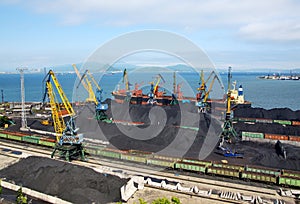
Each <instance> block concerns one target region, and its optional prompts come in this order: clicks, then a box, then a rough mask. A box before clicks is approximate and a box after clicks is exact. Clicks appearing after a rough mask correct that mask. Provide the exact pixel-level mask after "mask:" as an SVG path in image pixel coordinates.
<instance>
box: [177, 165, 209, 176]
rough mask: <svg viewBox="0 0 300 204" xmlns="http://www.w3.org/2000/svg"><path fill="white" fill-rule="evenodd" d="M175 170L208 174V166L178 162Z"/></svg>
mask: <svg viewBox="0 0 300 204" xmlns="http://www.w3.org/2000/svg"><path fill="white" fill-rule="evenodd" d="M175 169H183V170H187V171H195V172H201V173H203V174H205V173H206V165H201V164H193V163H186V162H176V163H175Z"/></svg>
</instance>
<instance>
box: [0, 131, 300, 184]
mask: <svg viewBox="0 0 300 204" xmlns="http://www.w3.org/2000/svg"><path fill="white" fill-rule="evenodd" d="M0 138H4V139H10V140H15V141H19V142H26V143H30V144H36V145H42V146H47V147H54V146H55V139H51V138H46V137H41V136H38V135H27V134H24V133H19V132H9V131H0ZM85 151H86V153H88V154H91V155H97V156H103V157H107V158H112V159H117V160H123V161H129V162H136V163H141V164H146V165H150V166H159V167H163V168H168V169H174V170H179V171H180V170H183V171H189V172H194V173H199V174H206V175H213V176H223V177H230V178H236V179H241V180H246V181H256V182H263V183H270V184H274V185H280V186H289V187H294V188H300V171H291V170H285V169H273V168H265V167H256V166H250V165H249V166H248V165H247V166H242V165H232V164H225V163H220V162H215V161H205V160H196V159H188V158H176V157H168V156H162V155H157V154H153V153H151V152H142V151H135V150H127V151H123V150H115V149H110V148H107V147H105V146H99V145H91V144H86V145H85Z"/></svg>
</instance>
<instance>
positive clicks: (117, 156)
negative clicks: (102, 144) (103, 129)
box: [97, 149, 121, 159]
mask: <svg viewBox="0 0 300 204" xmlns="http://www.w3.org/2000/svg"><path fill="white" fill-rule="evenodd" d="M97 154H98V155H101V156H104V157H110V158H114V159H121V153H120V152H116V151H111V150H107V149H102V150H101V151H99V152H98V153H97Z"/></svg>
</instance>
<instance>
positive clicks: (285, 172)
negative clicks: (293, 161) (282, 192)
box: [281, 169, 300, 178]
mask: <svg viewBox="0 0 300 204" xmlns="http://www.w3.org/2000/svg"><path fill="white" fill-rule="evenodd" d="M281 175H283V176H290V177H296V178H300V171H292V170H285V169H282V170H281Z"/></svg>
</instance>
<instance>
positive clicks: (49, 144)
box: [39, 139, 55, 147]
mask: <svg viewBox="0 0 300 204" xmlns="http://www.w3.org/2000/svg"><path fill="white" fill-rule="evenodd" d="M39 145H43V146H46V147H54V146H55V142H51V141H47V140H43V139H40V140H39Z"/></svg>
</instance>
